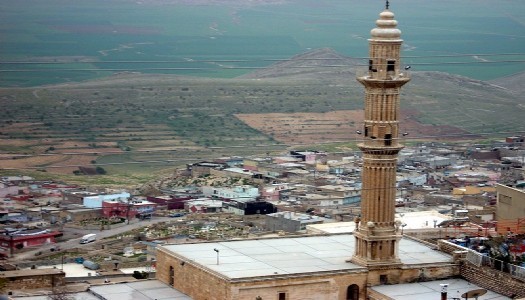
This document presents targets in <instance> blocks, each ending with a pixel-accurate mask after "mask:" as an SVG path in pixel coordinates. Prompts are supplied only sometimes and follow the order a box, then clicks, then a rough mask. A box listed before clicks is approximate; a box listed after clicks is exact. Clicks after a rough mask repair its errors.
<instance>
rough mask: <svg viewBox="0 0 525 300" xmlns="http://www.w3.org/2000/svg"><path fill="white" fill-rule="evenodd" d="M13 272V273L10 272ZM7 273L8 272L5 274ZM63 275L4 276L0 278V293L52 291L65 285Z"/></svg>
mask: <svg viewBox="0 0 525 300" xmlns="http://www.w3.org/2000/svg"><path fill="white" fill-rule="evenodd" d="M11 272H15V271H11ZM6 273H9V272H6ZM65 275H66V274H65V273H63V272H61V273H58V274H52V273H51V274H28V275H27V276H15V277H11V276H10V275H9V274H5V277H2V278H0V292H1V293H9V292H10V291H14V290H33V289H49V290H51V289H53V288H55V287H62V286H64V285H65Z"/></svg>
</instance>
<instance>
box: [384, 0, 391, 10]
mask: <svg viewBox="0 0 525 300" xmlns="http://www.w3.org/2000/svg"><path fill="white" fill-rule="evenodd" d="M385 7H386V9H388V8H389V7H390V1H388V0H386V6H385Z"/></svg>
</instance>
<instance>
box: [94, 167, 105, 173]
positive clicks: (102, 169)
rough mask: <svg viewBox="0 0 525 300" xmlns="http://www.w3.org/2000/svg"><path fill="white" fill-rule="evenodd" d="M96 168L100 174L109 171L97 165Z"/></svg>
mask: <svg viewBox="0 0 525 300" xmlns="http://www.w3.org/2000/svg"><path fill="white" fill-rule="evenodd" d="M95 170H96V171H97V174H100V175H104V174H106V173H107V172H106V170H105V169H104V168H102V167H96V169H95Z"/></svg>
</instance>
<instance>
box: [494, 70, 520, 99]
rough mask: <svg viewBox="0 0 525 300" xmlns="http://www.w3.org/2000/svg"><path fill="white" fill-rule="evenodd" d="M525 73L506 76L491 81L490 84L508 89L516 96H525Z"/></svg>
mask: <svg viewBox="0 0 525 300" xmlns="http://www.w3.org/2000/svg"><path fill="white" fill-rule="evenodd" d="M523 82H525V72H521V73H517V74H514V75H511V76H505V77H502V78H498V79H495V80H491V81H490V83H492V84H494V85H498V86H500V87H503V88H506V89H509V90H511V91H512V92H514V93H515V94H516V95H523V94H524V92H525V86H524V85H523Z"/></svg>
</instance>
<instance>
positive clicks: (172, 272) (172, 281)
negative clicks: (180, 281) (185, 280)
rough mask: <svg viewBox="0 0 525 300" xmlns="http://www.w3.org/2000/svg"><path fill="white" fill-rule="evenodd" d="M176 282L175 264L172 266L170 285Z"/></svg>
mask: <svg viewBox="0 0 525 300" xmlns="http://www.w3.org/2000/svg"><path fill="white" fill-rule="evenodd" d="M174 283H175V269H174V268H173V266H170V285H173V284H174Z"/></svg>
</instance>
